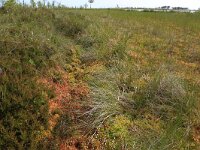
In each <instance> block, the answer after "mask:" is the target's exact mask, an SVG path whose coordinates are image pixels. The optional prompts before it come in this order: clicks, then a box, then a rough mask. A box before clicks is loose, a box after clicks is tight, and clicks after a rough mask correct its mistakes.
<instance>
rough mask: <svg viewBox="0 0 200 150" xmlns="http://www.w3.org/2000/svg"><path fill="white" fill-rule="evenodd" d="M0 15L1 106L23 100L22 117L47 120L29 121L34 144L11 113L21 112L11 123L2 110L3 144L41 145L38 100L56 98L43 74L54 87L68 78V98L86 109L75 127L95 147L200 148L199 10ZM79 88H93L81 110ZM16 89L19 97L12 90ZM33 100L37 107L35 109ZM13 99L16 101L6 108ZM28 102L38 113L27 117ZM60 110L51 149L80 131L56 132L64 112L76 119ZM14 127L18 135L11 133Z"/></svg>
mask: <svg viewBox="0 0 200 150" xmlns="http://www.w3.org/2000/svg"><path fill="white" fill-rule="evenodd" d="M0 15H1V18H0V22H1V34H0V36H1V38H0V44H1V48H0V50H1V51H0V54H1V55H0V67H1V68H2V69H3V70H4V72H5V74H4V75H3V76H2V77H1V78H2V79H3V80H1V83H2V84H1V86H0V90H1V95H2V96H1V99H0V100H1V101H2V102H3V104H4V106H5V107H6V108H11V107H12V108H13V106H14V107H15V106H19V104H23V105H22V106H20V110H21V111H20V112H21V113H23V112H24V110H26V111H25V112H28V113H30V115H32V114H33V120H34V119H35V118H37V117H39V118H41V116H40V114H42V115H44V116H42V117H44V118H45V119H43V120H41V122H36V123H35V124H34V125H33V128H32V129H33V132H31V135H32V138H36V140H35V141H31V139H28V138H27V137H26V135H27V131H29V130H30V129H27V128H23V129H21V128H20V126H26V125H27V122H26V121H23V120H22V122H20V119H19V116H20V114H21V113H19V109H18V108H16V112H17V113H18V114H19V116H15V117H14V120H15V121H14V122H13V120H12V118H13V115H10V114H8V113H5V110H4V106H3V105H2V106H3V107H1V109H0V111H1V112H2V113H3V114H4V115H1V116H0V117H1V121H2V120H3V121H4V122H6V123H7V124H10V125H11V127H7V128H5V127H6V126H5V124H0V125H1V126H0V128H1V132H2V135H3V134H5V135H6V134H7V133H8V131H12V132H10V133H11V134H10V135H8V137H7V138H4V140H3V141H0V144H1V145H4V144H5V143H6V141H14V142H13V144H12V143H11V144H10V145H6V146H8V147H9V146H10V147H13V145H14V147H20V146H22V147H26V146H27V147H30V146H32V147H34V144H35V143H38V141H41V139H45V135H46V132H49V131H48V126H47V125H46V124H47V122H48V121H47V120H48V117H47V116H48V115H47V114H46V115H45V114H43V112H47V111H45V110H46V109H48V107H47V106H45V107H44V105H45V104H43V99H44V100H45V103H47V102H46V101H48V99H52V97H55V96H52V94H51V92H48V90H47V91H46V89H44V90H42V89H41V88H42V87H40V86H38V84H37V81H38V80H40V79H41V78H42V79H44V78H45V79H47V81H48V82H50V83H52V82H51V80H52V81H53V82H54V83H52V84H53V86H54V87H57V85H58V84H57V83H59V84H60V82H61V83H62V80H64V79H62V78H63V77H62V76H63V75H62V73H61V72H63V70H64V71H65V72H66V74H67V76H68V78H67V80H68V81H67V82H69V83H68V84H70V88H69V89H72V90H70V91H71V93H70V92H69V94H71V96H72V99H76V100H78V99H79V100H82V102H81V105H84V106H85V105H86V107H87V110H88V111H86V112H85V113H84V115H82V114H81V116H82V119H83V120H82V122H81V123H80V122H77V120H76V119H75V121H72V122H73V124H77V123H78V125H79V126H81V128H82V127H84V130H85V129H88V130H87V132H88V131H91V132H90V134H89V135H88V136H89V137H91V138H88V139H92V140H90V142H92V145H93V147H96V148H102V149H181V148H182V149H189V148H194V149H195V148H197V147H198V142H199V140H200V138H199V112H198V110H199V109H198V107H199V104H198V100H199V97H200V95H199V93H200V91H199V89H200V85H199V84H200V80H199V79H200V42H199V38H200V27H199V23H200V19H199V14H184V13H152V12H125V11H121V10H73V9H72V10H70V9H54V10H46V9H39V10H34V9H30V8H28V9H19V8H18V9H16V10H15V11H13V12H10V13H5V12H3V11H1V14H0ZM10 60H12V61H10ZM16 65H17V67H16ZM58 66H59V68H61V70H62V71H59V69H58ZM20 68H21V69H20ZM52 70H53V71H52ZM56 71H57V72H56ZM49 80H50V81H49ZM45 81H46V80H45ZM83 82H85V83H87V84H88V86H89V89H90V96H89V99H90V100H91V101H92V102H90V103H86V104H85V102H87V101H84V99H85V94H84V90H81V89H84V88H78V87H80V86H79V85H81V86H82V84H80V83H83ZM13 83H14V84H13ZM26 83H27V84H26ZM64 83H65V82H64V81H63V84H62V85H63V86H64V85H66V84H64ZM77 83H78V84H77ZM15 85H17V89H18V90H17V91H13V90H14V89H16V87H15ZM73 86H74V87H73ZM21 87H25V89H27V91H24V90H22V89H21ZM33 87H34V88H33ZM76 87H77V88H76ZM23 89H24V88H23ZM58 89H59V88H58ZM58 89H54V90H55V91H56V92H55V93H56V94H59V92H58V93H57V90H58ZM73 89H76V90H73ZM77 89H78V90H77ZM13 92H16V93H17V94H16V95H14V93H13ZM6 93H7V94H6ZM19 93H22V95H24V96H23V97H22V96H20V95H19ZM24 93H25V94H24ZM44 93H49V96H48V97H46V94H45V95H44ZM80 93H82V94H80ZM36 94H37V95H38V98H35V95H36ZM5 95H7V96H5ZM47 95H48V94H47ZM74 95H77V96H74ZM73 96H74V97H73ZM77 97H78V98H77ZM34 98H35V101H36V102H35V101H34V102H35V103H36V104H35V103H32V99H34ZM65 98H66V97H65ZM11 99H12V100H15V101H16V102H15V103H14V104H12V103H11V104H7V101H8V100H11ZM27 99H29V102H28V103H27V102H26V101H27ZM54 99H56V98H54ZM41 101H42V102H41ZM28 106H31V107H30V108H28ZM32 106H33V107H34V110H38V111H39V112H40V113H39V114H38V113H37V111H36V112H35V111H32V109H31V108H32ZM65 107H67V106H65ZM70 107H71V106H70ZM88 108H89V109H88ZM29 109H30V111H29ZM73 109H74V108H73ZM6 111H8V110H7V109H6ZM2 113H1V114H2ZM73 113H74V112H73ZM76 113H77V112H76ZM79 113H80V112H78V113H77V115H79ZM56 114H57V113H56ZM58 114H59V116H61V117H60V118H61V121H60V123H58V125H57V126H56V127H55V130H53V131H51V132H52V135H53V139H52V138H51V140H52V141H53V143H55V142H56V141H58V140H59V139H60V138H61V139H63V138H64V139H65V138H68V137H69V136H72V135H73V136H76V135H79V133H77V132H78V131H77V132H75V133H71V132H69V133H68V132H67V133H66V132H64V131H66V130H67V131H68V129H66V130H63V129H62V128H63V127H64V128H72V127H69V126H68V123H69V122H67V121H66V120H68V119H66V117H65V116H66V115H68V116H70V117H72V118H74V117H73V115H74V114H73V115H71V111H70V114H69V112H67V114H66V113H63V112H62V113H58ZM26 118H28V117H27V116H24V118H23V119H25V120H26ZM62 118H63V119H64V120H65V121H63V120H62ZM75 118H76V117H75ZM30 122H31V120H30ZM63 122H65V123H64V124H63ZM21 123H23V124H24V125H22V124H21ZM25 124H26V125H25ZM38 124H39V125H38ZM38 126H40V127H38ZM73 127H74V126H73ZM81 128H80V130H81ZM72 129H73V128H72ZM16 130H17V131H18V130H19V131H20V132H21V133H20V134H23V135H24V136H20V135H17V133H16ZM70 130H71V129H70ZM36 131H37V132H40V133H41V134H36V133H35V132H36ZM73 136H72V137H73ZM22 137H23V138H22ZM22 139H25V140H22ZM48 139H49V138H48ZM51 140H50V141H51ZM81 140H83V139H81ZM81 140H80V141H81ZM20 141H23V142H20ZM86 141H88V140H86ZM27 143H29V144H27ZM83 143H84V142H83ZM61 144H62V143H61ZM47 145H49V144H48V142H47ZM82 145H83V147H84V144H82ZM86 145H87V144H86ZM4 146H5V145H4ZM86 149H87V148H86Z"/></svg>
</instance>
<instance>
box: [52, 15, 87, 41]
mask: <svg viewBox="0 0 200 150" xmlns="http://www.w3.org/2000/svg"><path fill="white" fill-rule="evenodd" d="M87 25H88V21H87V20H86V18H85V17H83V16H81V15H78V14H73V13H69V14H68V15H67V16H61V17H58V18H56V20H55V26H56V29H57V30H58V31H59V32H61V33H63V34H64V35H65V36H69V37H75V36H77V35H79V34H81V33H83V32H84V30H85V28H86V27H87Z"/></svg>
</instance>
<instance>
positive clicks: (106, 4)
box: [25, 0, 200, 9]
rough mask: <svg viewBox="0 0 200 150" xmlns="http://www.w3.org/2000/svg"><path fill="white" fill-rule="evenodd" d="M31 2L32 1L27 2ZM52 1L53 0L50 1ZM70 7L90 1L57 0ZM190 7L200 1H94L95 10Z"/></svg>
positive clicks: (198, 4) (199, 3)
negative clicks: (117, 7)
mask: <svg viewBox="0 0 200 150" xmlns="http://www.w3.org/2000/svg"><path fill="white" fill-rule="evenodd" d="M25 1H27V2H29V1H30V0H25ZM50 1H52V0H50ZM55 1H57V2H59V3H61V4H64V5H66V6H69V7H80V6H81V5H84V4H86V3H88V0H55ZM117 5H119V7H150V8H154V7H160V6H172V7H178V6H180V7H188V8H190V9H198V8H200V0H94V3H93V4H92V7H93V8H111V7H116V6H117Z"/></svg>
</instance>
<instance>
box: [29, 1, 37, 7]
mask: <svg viewBox="0 0 200 150" xmlns="http://www.w3.org/2000/svg"><path fill="white" fill-rule="evenodd" d="M30 3H31V7H33V8H35V7H36V3H35V1H34V0H31V1H30Z"/></svg>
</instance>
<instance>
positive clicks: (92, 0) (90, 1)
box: [88, 0, 94, 8]
mask: <svg viewBox="0 0 200 150" xmlns="http://www.w3.org/2000/svg"><path fill="white" fill-rule="evenodd" d="M88 2H89V3H90V8H92V7H91V5H92V3H94V0H88Z"/></svg>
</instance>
